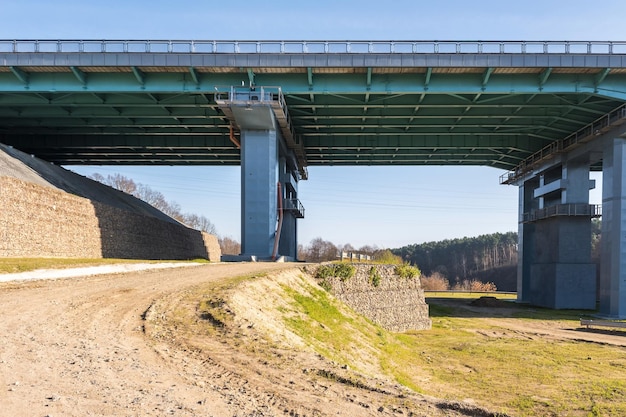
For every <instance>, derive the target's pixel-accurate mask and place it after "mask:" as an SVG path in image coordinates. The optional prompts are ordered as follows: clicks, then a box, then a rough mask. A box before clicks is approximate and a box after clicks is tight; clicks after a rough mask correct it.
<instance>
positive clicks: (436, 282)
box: [421, 272, 450, 291]
mask: <svg viewBox="0 0 626 417" xmlns="http://www.w3.org/2000/svg"><path fill="white" fill-rule="evenodd" d="M421 280H422V289H423V290H425V291H447V290H449V289H450V282H449V281H448V280H447V279H446V278H445V277H444V276H443V275H441V274H440V273H438V272H433V273H432V275H430V276H428V277H422V278H421Z"/></svg>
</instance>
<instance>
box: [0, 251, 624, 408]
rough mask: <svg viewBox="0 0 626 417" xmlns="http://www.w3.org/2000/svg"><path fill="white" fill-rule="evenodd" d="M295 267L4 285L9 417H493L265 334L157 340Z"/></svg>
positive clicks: (0, 360)
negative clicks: (202, 310) (198, 310)
mask: <svg viewBox="0 0 626 417" xmlns="http://www.w3.org/2000/svg"><path fill="white" fill-rule="evenodd" d="M288 268H293V266H290V265H289V264H273V263H267V264H265V263H241V264H209V265H202V266H194V267H189V268H178V269H171V270H151V271H143V272H132V273H122V274H113V275H99V276H91V277H82V278H71V279H56V280H35V281H19V282H18V281H16V282H5V283H0V315H1V317H2V320H1V321H0V334H2V337H1V338H0V416H13V417H21V416H24V417H26V416H28V417H33V416H34V417H45V416H47V417H59V416H170V415H173V416H208V417H210V416H213V417H222V416H225V417H227V416H352V417H356V416H392V415H394V416H400V415H404V416H463V415H465V416H474V415H475V416H490V415H492V414H491V413H488V412H485V411H483V410H479V409H472V408H471V406H469V405H468V406H466V405H460V404H458V403H449V402H445V401H440V400H437V399H435V398H430V397H423V396H419V395H417V394H414V393H411V392H409V391H408V390H406V389H404V388H402V387H399V386H397V385H396V384H394V383H393V382H391V381H388V380H385V379H384V377H382V376H380V378H378V377H372V378H371V379H369V380H366V382H365V384H361V385H354V384H350V383H346V381H347V380H348V379H349V378H348V379H342V375H344V373H345V374H346V375H347V374H348V373H349V372H350V370H349V369H348V370H346V369H344V368H343V367H342V366H340V365H338V364H332V363H328V361H325V360H324V359H323V358H321V357H319V356H316V355H313V354H309V353H306V352H303V351H296V350H294V351H289V350H284V349H283V350H280V349H275V348H271V347H270V348H264V347H263V346H262V340H261V339H255V338H249V336H254V331H256V328H254V329H253V328H244V329H242V330H237V331H238V332H239V333H240V334H233V335H231V336H233V337H241V339H240V340H241V341H242V342H243V343H247V347H246V349H237V348H236V347H235V346H236V345H235V344H234V343H233V342H232V340H223V339H220V338H219V337H218V336H216V337H215V338H214V339H211V338H208V339H207V338H206V337H205V338H203V340H202V344H203V349H202V350H197V349H194V348H193V347H190V345H182V344H179V343H177V340H176V334H175V333H176V329H175V328H174V329H169V333H168V332H167V331H165V332H162V333H161V334H160V335H159V336H158V337H157V336H156V335H157V334H158V333H159V332H158V329H155V328H154V327H155V323H158V317H151V318H150V317H149V316H151V315H152V316H154V315H158V314H162V312H163V311H174V312H175V311H176V308H178V307H179V306H180V302H181V300H183V301H184V299H185V294H187V293H189V292H190V291H191V289H193V288H197V287H198V285H203V286H204V284H205V283H207V282H214V283H216V284H219V283H220V282H223V281H224V280H225V279H227V278H229V277H236V276H241V275H245V274H251V273H256V272H260V271H266V272H270V271H279V270H285V269H288ZM261 298H262V297H258V299H261ZM243 302H244V303H245V300H243ZM157 307H158V308H157ZM267 308H272V306H267ZM477 311H479V312H480V311H485V312H488V311H487V310H480V309H477ZM490 317H493V316H490ZM493 320H498V324H499V325H502V323H509V324H510V326H511V330H510V331H512V332H522V333H523V334H527V335H529V336H530V337H546V336H547V337H554V338H557V339H563V338H572V339H589V338H592V339H593V341H595V342H600V343H614V344H624V337H623V336H615V335H610V334H607V335H603V334H597V333H587V332H581V331H578V330H575V329H563V328H560V327H559V325H558V323H551V322H545V323H540V324H539V325H538V326H537V325H532V326H533V327H532V328H530V327H524V326H525V325H524V324H522V322H519V321H515V320H512V319H511V320H508V319H506V318H504V317H503V318H502V319H500V318H498V317H494V318H493ZM527 326H531V324H528V325H527ZM250 327H251V326H250ZM172 332H173V333H172ZM246 335H247V336H246ZM533 335H534V336H533ZM229 337H230V336H229ZM246 337H248V338H247V339H246ZM256 344H258V346H257V345H256ZM251 346H252V349H251V348H250V347H251ZM257 347H258V349H257ZM253 352H258V354H256V356H255V354H254V353H253ZM268 353H271V355H269V356H268ZM320 370H324V372H328V373H331V374H332V375H333V377H331V378H329V377H328V375H324V376H320V372H319V371H320Z"/></svg>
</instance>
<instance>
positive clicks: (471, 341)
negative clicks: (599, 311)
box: [169, 277, 626, 417]
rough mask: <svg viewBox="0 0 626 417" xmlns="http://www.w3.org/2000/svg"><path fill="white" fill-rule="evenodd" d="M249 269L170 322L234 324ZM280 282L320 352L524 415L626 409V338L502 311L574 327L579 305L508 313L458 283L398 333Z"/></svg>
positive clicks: (208, 329)
mask: <svg viewBox="0 0 626 417" xmlns="http://www.w3.org/2000/svg"><path fill="white" fill-rule="evenodd" d="M245 279H250V277H239V278H237V279H234V280H229V281H228V282H227V283H222V284H221V285H220V286H211V287H209V286H206V287H202V288H201V289H196V290H194V291H191V292H190V294H189V298H187V300H189V304H188V305H189V308H190V309H191V310H194V309H196V308H197V310H195V311H193V312H192V313H193V314H190V313H189V312H187V313H186V314H177V313H176V312H174V314H173V317H171V319H170V323H169V325H170V328H174V329H177V330H176V331H177V332H179V333H180V332H181V331H183V329H185V328H189V329H191V330H193V331H192V332H191V333H193V334H195V335H196V336H197V335H199V334H206V335H208V336H210V335H215V334H216V332H221V331H222V330H221V329H222V328H223V326H224V325H225V326H226V328H228V327H229V325H228V323H229V322H230V320H232V316H231V313H230V312H229V311H223V309H224V303H223V302H222V300H223V299H222V298H221V297H222V294H224V291H226V290H230V289H232V288H234V287H235V286H236V285H238V283H239V282H241V281H242V280H245ZM280 292H282V294H281V295H280V297H281V298H283V299H284V300H285V301H286V302H287V304H286V305H288V307H286V306H281V307H280V308H278V311H280V313H281V315H282V321H283V323H285V326H286V327H287V328H288V329H289V330H291V331H292V332H293V333H295V334H296V335H298V336H299V337H300V338H301V339H302V340H303V341H304V342H305V343H306V344H307V345H309V346H311V347H312V348H313V349H314V350H315V351H316V352H317V353H319V354H320V355H323V356H324V357H326V358H327V359H329V360H332V361H334V362H336V363H340V364H346V365H348V366H349V367H350V369H354V370H356V371H359V372H362V373H363V375H367V372H368V370H372V369H374V368H375V369H377V370H379V371H382V372H384V373H385V374H387V375H389V376H390V377H392V378H393V379H395V380H396V381H397V382H398V383H400V384H402V385H405V386H407V387H409V388H411V389H413V390H414V391H416V392H419V393H422V394H425V395H430V396H434V397H437V398H442V399H445V400H453V401H459V400H471V401H473V402H474V403H475V404H477V405H478V406H480V407H484V408H487V409H490V410H491V411H494V412H501V413H506V414H507V415H514V416H520V417H526V416H557V415H559V416H560V415H567V416H575V417H577V416H580V417H588V416H623V415H626V351H625V350H624V348H623V347H619V346H611V345H602V344H597V343H587V342H582V341H576V340H560V339H555V338H548V337H542V336H541V335H538V334H535V333H524V332H519V331H512V330H509V329H508V328H507V327H506V323H505V322H504V321H502V322H499V321H498V320H500V319H501V318H502V319H506V321H507V322H510V321H511V320H520V321H524V320H538V321H545V320H552V321H554V320H558V321H559V322H562V323H563V325H561V324H559V327H560V328H570V327H571V328H576V327H578V326H577V323H578V318H579V315H580V314H581V313H582V312H580V311H552V310H547V309H539V308H531V307H527V306H524V305H518V304H515V303H511V307H510V308H507V309H506V310H507V313H506V315H504V316H499V314H504V313H498V312H496V311H495V310H498V309H494V311H493V314H486V313H485V310H481V311H480V312H475V311H474V310H471V309H468V308H466V307H463V306H464V305H466V301H465V300H463V298H470V297H469V296H468V295H467V294H466V293H460V294H455V296H457V297H462V298H460V299H459V300H458V301H454V300H453V301H454V302H450V300H449V299H448V300H441V301H440V304H437V302H438V299H437V298H431V299H430V300H429V303H430V309H431V313H435V314H431V318H432V322H433V327H432V329H431V330H428V331H420V332H408V333H403V334H397V333H391V332H387V331H386V330H384V329H382V328H380V327H378V326H376V325H374V324H372V323H371V322H370V321H368V320H366V319H364V318H363V317H361V316H358V315H356V314H354V313H353V312H352V311H351V310H350V309H348V308H346V307H345V306H343V305H342V304H341V303H339V302H338V301H336V300H335V299H334V298H333V297H332V296H331V295H330V294H328V293H327V292H326V291H324V290H323V289H321V288H319V287H318V286H316V285H314V284H313V283H311V282H309V281H307V280H306V279H305V278H304V277H303V278H302V282H301V283H299V284H298V285H297V289H296V288H292V287H291V286H287V285H281V286H280ZM446 294H447V293H446ZM472 298H477V295H476V294H474V295H473V296H472ZM192 300H196V301H195V302H194V301H192ZM198 300H200V302H198ZM207 321H208V322H209V323H210V324H211V325H210V326H206V324H207ZM194 326H197V328H196V329H195V330H194V329H193V327H194ZM564 326H565V327H564ZM203 332H204V333H203ZM196 336H192V335H190V336H189V337H190V338H191V337H196ZM211 337H213V336H211ZM229 337H230V336H229ZM239 337H243V336H239ZM229 340H230V339H229ZM237 340H238V341H237V343H243V344H245V346H253V347H254V348H255V349H256V348H257V347H258V346H259V342H258V341H255V342H254V343H252V344H250V341H246V340H244V339H243V338H242V339H241V340H239V339H237ZM231 342H232V341H231ZM232 343H235V342H232Z"/></svg>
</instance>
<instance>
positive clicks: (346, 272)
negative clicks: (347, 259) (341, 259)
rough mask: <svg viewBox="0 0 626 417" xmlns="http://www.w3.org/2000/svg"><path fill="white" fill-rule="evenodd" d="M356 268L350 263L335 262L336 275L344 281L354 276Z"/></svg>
mask: <svg viewBox="0 0 626 417" xmlns="http://www.w3.org/2000/svg"><path fill="white" fill-rule="evenodd" d="M355 272H356V268H355V267H354V265H350V264H344V263H341V264H335V276H336V277H338V278H339V279H340V280H342V281H346V280H348V279H350V278H352V277H353V276H354V273H355Z"/></svg>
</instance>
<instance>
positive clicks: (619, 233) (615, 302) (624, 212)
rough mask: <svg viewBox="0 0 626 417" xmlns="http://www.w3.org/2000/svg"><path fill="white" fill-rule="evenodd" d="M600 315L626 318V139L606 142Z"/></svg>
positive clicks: (603, 168)
mask: <svg viewBox="0 0 626 417" xmlns="http://www.w3.org/2000/svg"><path fill="white" fill-rule="evenodd" d="M601 245H602V248H601V260H600V313H601V314H603V315H605V316H608V317H612V318H621V319H623V318H626V140H624V139H613V140H609V141H607V144H606V145H605V148H604V151H603V159H602V243H601Z"/></svg>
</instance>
